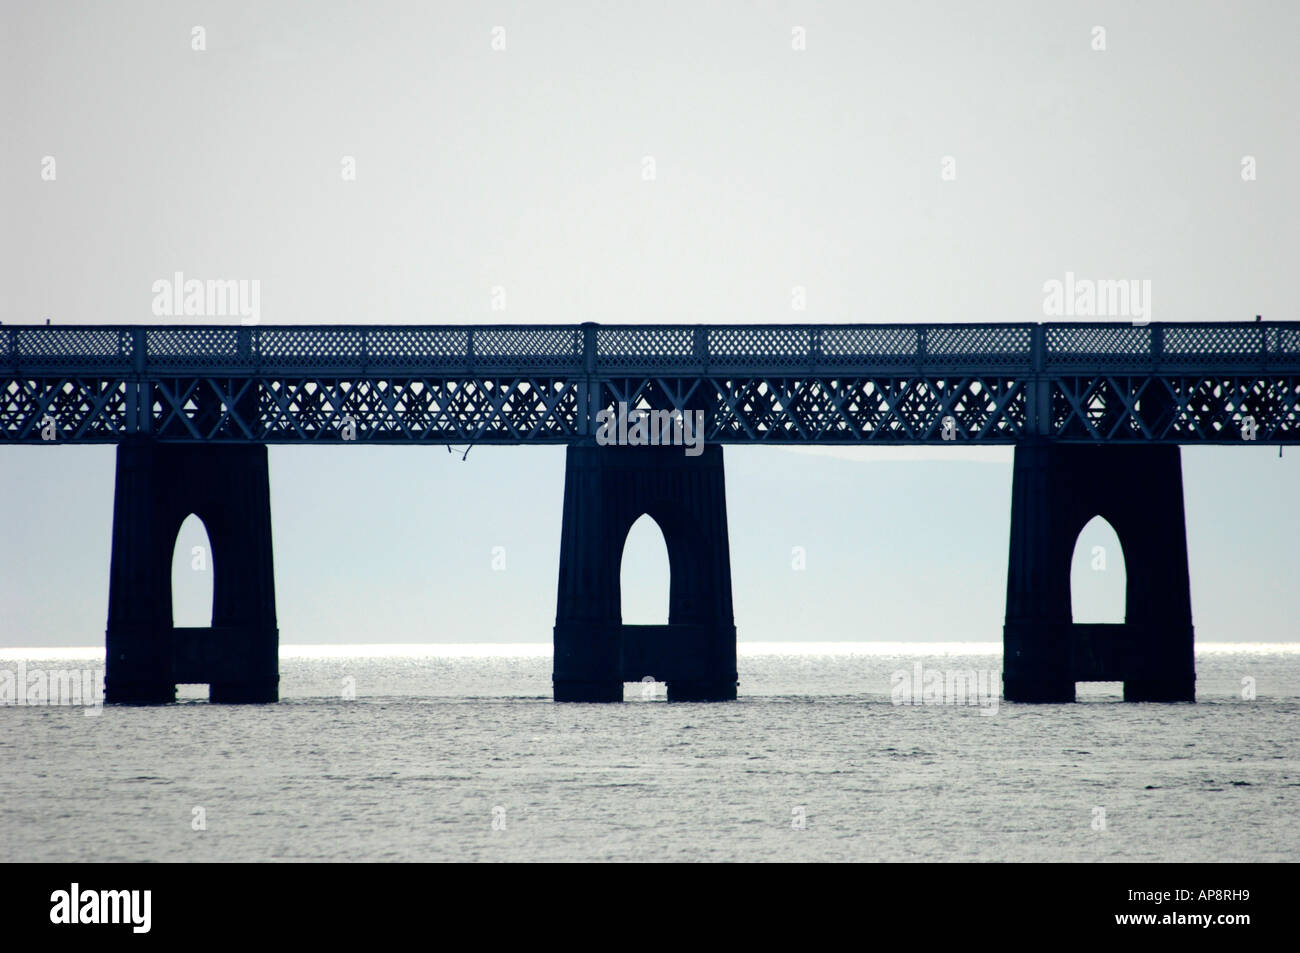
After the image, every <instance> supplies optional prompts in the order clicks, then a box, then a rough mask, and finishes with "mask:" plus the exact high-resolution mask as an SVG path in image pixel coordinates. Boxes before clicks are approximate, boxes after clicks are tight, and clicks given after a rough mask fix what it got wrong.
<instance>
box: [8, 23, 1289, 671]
mask: <svg viewBox="0 0 1300 953" xmlns="http://www.w3.org/2000/svg"><path fill="white" fill-rule="evenodd" d="M1099 30H1100V31H1101V32H1098V31H1099ZM1297 35H1300V7H1297V6H1296V5H1294V4H1289V3H1263V2H1245V3H1241V4H1233V5H1229V4H1206V3H1142V4H1124V3H1115V4H1112V3H1077V4H1070V3H1061V4H1050V5H1047V4H1039V3H997V4H993V3H988V4H985V3H971V2H952V3H916V4H906V5H903V4H881V5H870V4H861V3H817V4H812V3H798V2H780V3H754V2H750V3H710V4H707V5H701V4H692V3H677V2H668V3H657V4H643V5H615V4H608V3H585V4H584V3H573V2H566V3H562V4H549V5H543V4H521V3H433V4H415V3H357V4H345V3H338V2H310V3H309V2H302V3H287V2H270V3H226V4H221V5H219V6H214V5H210V4H202V3H185V2H168V3H161V2H160V3H141V2H124V3H121V4H113V5H94V4H86V3H60V2H53V3H42V4H39V5H18V4H4V5H3V7H2V8H0V89H3V90H4V93H3V94H0V129H3V130H4V134H3V137H0V321H3V322H4V323H5V324H12V323H43V322H44V321H45V320H46V319H49V320H50V321H52V322H53V323H54V324H73V323H79V324H98V323H105V324H132V323H152V322H157V321H159V320H160V319H159V318H157V317H156V316H155V315H154V314H153V313H152V310H151V308H152V304H153V299H154V294H153V290H152V289H153V284H154V282H155V281H157V280H158V279H160V278H166V277H170V276H171V275H173V274H174V273H175V272H177V271H180V272H183V273H184V274H185V275H186V276H192V277H199V278H203V279H208V278H211V279H235V280H248V281H254V280H255V281H258V282H259V283H260V289H261V298H260V312H261V313H260V319H261V322H262V323H263V324H299V323H376V324H377V323H390V324H434V323H468V324H490V323H507V322H508V323H522V324H531V323H569V322H579V321H599V322H603V323H642V322H659V323H678V322H680V323H701V322H704V323H757V322H792V321H797V322H847V321H852V322H875V321H879V322H896V321H918V322H921V321H923V322H973V321H1011V322H1027V321H1040V320H1045V319H1047V318H1046V316H1045V315H1044V285H1045V283H1047V282H1051V281H1054V280H1061V279H1063V278H1064V277H1065V275H1066V274H1067V272H1072V273H1074V274H1075V275H1077V276H1080V277H1087V278H1093V279H1105V280H1136V281H1149V282H1150V288H1151V314H1150V317H1151V318H1152V319H1153V320H1157V321H1191V320H1251V319H1253V317H1254V316H1255V315H1256V314H1262V315H1264V316H1265V317H1266V318H1267V319H1269V320H1295V319H1296V318H1297V317H1300V314H1298V313H1297V310H1298V309H1297V304H1296V297H1295V293H1294V279H1293V275H1294V270H1295V262H1296V261H1297V259H1300V254H1297V253H1298V252H1300V217H1298V216H1297V215H1296V212H1297V209H1300V175H1298V174H1297V173H1298V172H1300V158H1298V156H1300V125H1298V124H1297V123H1296V122H1295V117H1296V116H1297V115H1300V72H1298V71H1297V70H1296V69H1295V62H1294V49H1293V47H1294V38H1295V37H1296V36H1297ZM196 46H201V47H202V49H196V48H195V47H196ZM50 160H52V162H51V161H50ZM348 169H355V178H349V177H347V175H346V174H345V173H346V170H348ZM1247 169H1250V170H1251V173H1249V174H1248V173H1247V171H1246V170H1247ZM51 171H52V172H53V175H52V177H51V174H50V173H51ZM794 289H802V300H803V301H804V302H805V307H804V310H801V311H796V310H794V301H795V297H796V296H795V295H794V294H793V291H794ZM502 306H504V307H502ZM180 320H185V319H180ZM237 322H238V319H237V318H234V319H229V320H228V323H237ZM725 454H726V465H727V475H726V479H727V490H728V496H727V504H728V515H729V530H730V537H731V555H732V575H733V585H734V601H735V606H736V620H737V628H738V633H739V637H740V638H741V639H742V640H779V641H800V640H808V641H822V640H827V639H855V640H876V639H882V640H902V641H907V640H914V641H918V642H924V641H949V640H954V639H958V640H977V641H996V640H998V639H999V638H1000V635H1001V625H1002V616H1003V612H1004V600H1005V586H1006V562H1007V548H1008V535H1009V514H1010V489H1011V466H1010V462H1011V453H1010V450H1007V449H992V450H986V451H980V450H975V449H968V448H952V449H949V448H935V449H932V450H910V449H907V448H897V449H893V448H889V449H884V448H882V449H872V450H870V451H858V450H853V449H840V448H836V449H833V450H832V449H824V450H812V451H795V450H785V449H777V448H770V447H734V448H733V447H728V448H727V449H726V451H725ZM1297 456H1300V450H1296V451H1294V452H1293V453H1292V454H1290V455H1284V456H1282V457H1281V458H1279V456H1278V453H1277V451H1276V449H1269V448H1259V447H1231V448H1189V449H1185V450H1184V451H1183V462H1184V483H1185V490H1186V494H1185V502H1186V512H1187V522H1188V541H1189V558H1190V564H1191V572H1192V605H1193V614H1194V621H1195V624H1196V630H1197V638H1198V640H1199V641H1249V642H1260V641H1264V642H1269V641H1272V642H1277V641H1300V623H1297V621H1296V620H1297V619H1300V611H1298V610H1300V592H1298V589H1300V587H1297V586H1296V585H1295V584H1294V576H1295V569H1294V566H1295V555H1294V554H1295V547H1294V541H1295V540H1296V539H1297V538H1300V502H1297V498H1296V494H1295V492H1294V487H1295V485H1296V478H1297V466H1300V463H1298V462H1297V459H1296V457H1297ZM270 460H271V485H272V513H273V518H274V545H275V561H276V586H277V603H278V610H279V621H280V631H281V639H282V641H283V642H286V643H316V642H335V643H342V642H398V641H506V642H510V641H544V640H547V639H549V638H550V632H551V626H552V625H553V624H554V617H555V588H556V579H557V573H558V548H559V536H560V512H561V503H562V499H561V495H562V486H563V472H564V462H563V451H562V450H561V449H559V448H543V447H519V448H488V447H480V448H476V449H474V450H472V451H471V452H470V454H469V456H468V458H467V459H465V460H462V459H461V456H460V454H459V453H457V454H449V453H447V452H446V451H445V450H443V449H441V448H412V447H395V448H380V447H360V446H358V447H348V448H339V447H336V448H317V447H273V448H271V451H270ZM112 489H113V450H112V448H110V447H67V446H64V447H57V448H35V447H0V520H3V529H2V530H0V539H3V546H0V646H26V645H90V644H95V643H97V642H98V641H99V640H100V639H102V637H103V629H104V622H105V617H106V611H107V587H108V557H109V534H110V530H111V515H112ZM1107 533H1108V529H1107V528H1106V527H1105V526H1104V525H1103V524H1097V525H1094V526H1090V527H1089V528H1088V529H1086V530H1085V532H1084V534H1083V536H1082V537H1081V538H1080V542H1079V546H1078V549H1077V550H1076V560H1075V567H1074V572H1073V580H1074V591H1075V597H1074V603H1075V609H1076V615H1075V618H1076V619H1077V620H1079V621H1120V618H1121V616H1122V594H1123V559H1122V554H1119V546H1118V544H1117V543H1116V542H1115V541H1114V539H1113V537H1112V536H1109V535H1107ZM203 545H205V540H204V538H203V536H202V531H201V528H200V527H199V526H198V525H190V524H187V526H186V527H185V528H183V530H182V533H181V536H180V538H179V540H178V544H177V554H178V556H177V560H176V572H175V575H174V578H175V583H174V591H175V594H176V601H177V611H176V615H177V618H176V621H177V623H178V624H194V625H201V624H203V623H204V621H205V614H206V612H207V605H208V602H209V599H210V569H209V570H199V571H196V570H194V569H193V568H191V564H192V562H193V557H192V552H193V547H194V546H203ZM1094 546H1102V547H1103V548H1104V549H1105V550H1106V552H1107V557H1108V558H1107V559H1106V568H1105V569H1104V570H1098V569H1094V568H1093V562H1094V553H1093V547H1094ZM498 547H500V549H498ZM795 547H801V548H802V550H803V552H804V554H805V555H804V558H805V568H803V569H797V568H795V563H796V562H797V560H796V559H795V558H794V551H795ZM502 557H504V568H502V566H503V558H502ZM667 588H668V572H667V559H666V555H665V553H664V550H663V544H662V539H661V537H659V536H658V535H657V530H656V529H655V528H654V527H653V524H652V523H649V522H648V521H646V522H643V523H641V524H638V526H637V527H635V528H634V530H633V533H632V535H631V537H630V538H629V542H628V546H627V550H626V553H625V559H624V565H623V606H624V619H625V621H628V622H655V621H659V622H662V621H664V620H665V619H666V611H667V610H666V606H667Z"/></svg>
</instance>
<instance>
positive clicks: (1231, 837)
mask: <svg viewBox="0 0 1300 953" xmlns="http://www.w3.org/2000/svg"><path fill="white" fill-rule="evenodd" d="M945 650H948V651H945ZM921 653H928V654H921ZM38 654H39V653H37V652H36V651H35V650H30V651H28V652H27V653H25V657H23V658H22V662H23V664H24V665H26V666H27V667H28V668H29V669H30V668H34V667H38V666H45V667H46V668H65V669H66V668H73V667H77V666H102V652H101V653H100V654H99V656H98V658H95V657H91V656H89V655H88V653H85V652H82V653H77V652H75V651H71V650H61V651H60V652H59V653H58V654H59V657H58V658H56V659H48V658H47V659H40V658H38V657H37V656H38ZM46 654H51V653H48V652H47V653H46ZM20 655H24V653H19V652H15V651H13V650H10V651H6V652H4V653H0V669H13V668H14V667H15V666H16V665H17V664H18V661H17V660H18V658H19V656H20ZM282 655H283V658H282V662H281V673H282V674H281V697H282V701H281V702H280V704H277V705H264V706H219V705H209V704H207V703H206V701H204V700H202V699H204V698H205V697H206V689H202V688H199V687H197V686H186V687H184V688H183V689H182V698H183V700H182V702H181V703H179V704H177V705H174V706H168V707H158V708H129V707H116V706H114V707H109V708H105V709H104V710H103V711H102V713H101V714H99V715H96V716H89V717H88V716H87V715H86V714H85V712H84V710H83V709H81V708H73V707H50V706H44V707H34V706H19V707H3V708H0V725H2V726H3V730H2V731H0V754H2V755H3V760H2V763H3V767H2V768H0V860H3V861H14V860H95V861H127V860H184V861H214V860H215V861H225V860H334V861H360V860H491V861H502V860H562V861H577V860H625V861H660V860H895V861H934V860H1175V861H1183V860H1198V861H1201V860H1205V861H1220V860H1222V861H1226V860H1244V861H1259V860H1270V861H1277V860H1286V861H1295V860H1300V822H1298V821H1297V818H1300V728H1298V727H1297V726H1298V725H1300V719H1298V718H1297V715H1300V653H1297V652H1296V651H1295V650H1294V649H1290V648H1284V647H1253V649H1252V650H1249V651H1243V650H1240V649H1237V650H1233V651H1225V650H1222V649H1221V648H1219V647H1208V646H1207V647H1202V648H1201V649H1199V650H1198V653H1197V670H1198V683H1197V691H1198V703H1197V704H1195V705H1149V704H1138V705H1126V704H1123V703H1122V702H1121V701H1120V700H1119V692H1120V686H1119V685H1086V686H1080V703H1078V704H1074V705H1041V706H1031V705H1013V704H1005V703H1002V704H998V705H997V707H996V711H994V710H992V709H991V708H985V709H982V708H981V706H979V705H978V704H977V705H953V704H940V705H919V706H909V705H894V704H893V703H892V696H891V689H892V686H893V682H891V676H893V674H894V673H896V672H906V673H908V674H909V675H910V674H911V673H912V672H913V671H914V666H915V665H916V664H917V663H920V664H921V665H922V667H923V669H924V670H925V671H929V670H939V671H943V672H948V671H956V670H963V671H964V670H975V671H977V672H978V671H981V670H989V671H996V670H997V669H998V668H999V666H1000V662H1001V656H1000V654H999V652H998V650H997V647H996V646H988V645H978V646H966V647H960V646H949V647H936V646H916V645H913V646H882V645H861V644H859V645H843V644H841V645H822V646H794V645H791V646H775V645H766V646H765V645H753V644H751V645H743V646H742V651H741V660H740V677H741V686H740V692H741V697H740V700H739V701H737V702H735V703H733V704H717V705H696V704H672V705H669V704H667V703H666V702H665V701H664V700H663V694H662V686H658V687H657V691H656V690H655V688H656V687H655V686H643V685H639V684H630V685H628V686H627V702H626V703H625V704H623V705H556V704H554V703H552V702H551V701H550V698H549V692H550V655H549V647H547V646H493V647H486V646H475V647H471V646H423V647H413V646H408V647H400V648H399V647H376V646H370V647H363V646H356V647H341V648H329V649H312V648H306V647H291V646H286V647H284V648H283V649H282ZM1245 679H1253V685H1254V692H1255V696H1256V697H1254V698H1253V699H1249V700H1248V699H1247V698H1244V697H1243V694H1247V695H1248V694H1249V691H1245V692H1244V691H1243V685H1246V686H1249V685H1250V682H1243V680H1245ZM353 691H355V695H356V697H355V699H350V698H348V697H346V696H347V695H349V694H351V693H352V692H353ZM985 712H987V713H985ZM196 808H201V809H202V811H201V812H196ZM1102 812H1104V814H1103V813H1102ZM199 816H202V817H203V819H204V820H205V822H206V829H205V830H195V829H194V827H195V824H196V818H197V817H199ZM494 820H495V824H494ZM801 821H802V824H803V826H802V828H800V826H799V825H800V822H801ZM1103 821H1104V825H1103V823H1102V822H1103Z"/></svg>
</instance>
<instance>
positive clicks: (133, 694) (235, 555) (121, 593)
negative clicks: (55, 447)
mask: <svg viewBox="0 0 1300 953" xmlns="http://www.w3.org/2000/svg"><path fill="white" fill-rule="evenodd" d="M191 513H193V514H195V515H197V516H198V517H199V519H201V520H202V521H203V524H204V526H205V528H206V529H207V533H208V540H209V543H210V544H211V549H212V552H211V554H210V556H211V559H210V566H211V571H212V573H213V591H212V625H211V627H210V628H206V629H177V628H176V627H175V626H174V625H173V622H172V587H171V570H172V555H173V551H174V548H175V544H176V534H177V532H178V531H179V530H180V526H181V523H182V522H183V521H184V520H185V518H186V517H187V516H188V515H189V514H191ZM112 546H113V549H112V565H111V569H110V573H109V593H108V630H107V633H106V645H107V651H106V663H105V679H104V685H105V701H107V702H119V703H131V704H152V703H160V702H170V701H174V700H175V698H176V685H177V683H182V684H190V683H207V684H208V686H209V699H210V700H211V701H213V702H273V701H277V700H278V698H279V680H280V676H279V630H278V629H277V627H276V619H275V579H274V574H273V569H272V558H271V555H272V554H271V492H270V476H269V470H268V466H267V454H266V447H265V446H258V445H239V446H213V445H204V444H198V445H194V444H160V443H157V442H156V441H153V440H151V439H147V438H129V439H127V440H124V441H123V442H122V443H121V444H119V446H118V448H117V482H116V488H115V490H114V497H113V543H112Z"/></svg>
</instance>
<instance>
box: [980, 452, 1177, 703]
mask: <svg viewBox="0 0 1300 953" xmlns="http://www.w3.org/2000/svg"><path fill="white" fill-rule="evenodd" d="M1094 516H1101V517H1102V518H1103V519H1105V520H1106V521H1107V522H1109V523H1110V524H1111V526H1112V527H1113V528H1114V530H1115V533H1116V535H1117V536H1119V539H1120V542H1121V545H1122V546H1123V547H1124V564H1125V570H1126V573H1127V577H1128V591H1127V594H1126V599H1125V618H1124V622H1123V623H1122V624H1117V625H1092V624H1078V623H1075V622H1073V621H1072V614H1071V606H1070V563H1071V559H1072V556H1073V553H1074V547H1075V542H1076V540H1077V538H1078V536H1079V532H1080V531H1081V530H1082V529H1083V527H1084V525H1085V524H1086V523H1087V522H1088V521H1089V520H1090V519H1092V518H1093V517H1094ZM1002 678H1003V696H1004V697H1005V698H1006V700H1007V701H1016V702H1072V701H1074V688H1075V683H1076V682H1080V681H1122V682H1123V683H1124V700H1125V701H1133V702H1138V701H1149V702H1176V701H1188V702H1190V701H1195V700H1196V671H1195V660H1194V646H1193V632H1192V601H1191V586H1190V583H1189V579H1188V568H1187V528H1186V524H1185V520H1184V514H1183V480H1182V468H1181V461H1180V454H1179V448H1178V447H1177V446H1174V445H1167V444H1158V445H1143V446H1114V445H1111V446H1104V447H1101V446H1086V445H1085V446H1079V445H1052V444H1048V443H1046V442H1034V443H1023V444H1020V445H1018V446H1017V447H1016V451H1015V467H1014V476H1013V479H1012V500H1011V553H1010V564H1009V567H1008V572H1007V616H1006V626H1005V628H1004V630H1003V676H1002Z"/></svg>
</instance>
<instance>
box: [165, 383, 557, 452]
mask: <svg viewBox="0 0 1300 953" xmlns="http://www.w3.org/2000/svg"><path fill="white" fill-rule="evenodd" d="M577 410H578V402H577V388H576V385H575V384H574V383H573V382H572V381H569V380H563V379H556V378H548V377H537V376H529V377H522V376H521V377H512V378H474V379H464V378H453V379H447V378H436V377H418V378H401V379H397V378H392V379H370V378H365V379H344V378H322V377H311V378H306V377H267V376H264V377H258V378H249V379H244V380H240V379H237V378H235V379H230V378H222V379H218V378H188V379H185V378H178V379H168V380H163V381H159V382H158V384H157V385H156V386H155V388H154V399H153V404H152V408H151V411H152V420H153V432H154V433H155V434H156V435H157V436H158V437H159V439H162V440H187V439H188V440H199V441H214V442H221V441H237V442H246V441H250V440H252V441H257V442H261V443H348V442H356V443H421V442H423V443H438V444H442V443H480V442H487V443H510V444H518V443H565V442H569V441H571V440H572V439H574V438H575V437H576V436H577V420H578V414H577Z"/></svg>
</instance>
